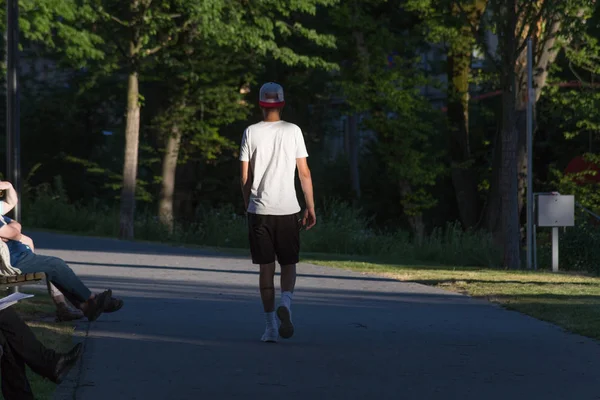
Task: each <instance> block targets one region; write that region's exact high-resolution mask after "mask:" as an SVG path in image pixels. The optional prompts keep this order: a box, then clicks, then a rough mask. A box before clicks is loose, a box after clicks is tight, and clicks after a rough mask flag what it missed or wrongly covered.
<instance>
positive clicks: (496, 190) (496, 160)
mask: <svg viewBox="0 0 600 400" xmlns="http://www.w3.org/2000/svg"><path fill="white" fill-rule="evenodd" d="M490 169H491V171H492V174H491V177H490V190H489V193H488V195H487V199H486V204H485V208H484V210H483V217H482V220H481V225H480V226H478V227H479V228H481V227H483V228H485V229H486V230H487V231H488V232H490V233H492V234H493V235H494V238H495V239H496V242H497V243H499V244H501V243H502V227H501V225H500V212H501V209H500V208H501V200H502V199H501V197H500V172H501V171H502V132H497V133H496V135H495V139H494V144H493V148H492V165H491V168H490Z"/></svg>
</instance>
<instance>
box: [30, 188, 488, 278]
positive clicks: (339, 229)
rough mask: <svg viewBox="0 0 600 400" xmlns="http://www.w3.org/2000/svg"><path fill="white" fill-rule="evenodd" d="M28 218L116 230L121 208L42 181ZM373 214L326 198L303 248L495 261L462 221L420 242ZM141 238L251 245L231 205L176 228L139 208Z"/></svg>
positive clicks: (33, 223) (96, 231) (54, 225)
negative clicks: (82, 199) (71, 197)
mask: <svg viewBox="0 0 600 400" xmlns="http://www.w3.org/2000/svg"><path fill="white" fill-rule="evenodd" d="M26 207H27V213H25V214H24V224H25V226H29V227H30V228H31V229H32V228H38V229H54V230H59V231H65V232H70V233H75V234H77V233H80V234H92V235H99V236H114V235H116V233H117V226H118V214H117V210H116V209H115V208H110V207H109V206H107V205H106V204H103V203H96V204H91V205H89V206H83V205H78V204H71V203H69V202H68V200H66V197H65V195H64V191H63V190H62V189H61V188H60V180H57V183H56V185H55V186H54V187H50V186H48V185H42V186H40V187H38V188H36V190H35V191H34V193H33V195H32V196H31V197H30V198H28V199H27V203H26ZM370 225H371V224H370V219H367V218H365V217H363V216H362V215H361V213H360V212H359V211H358V210H356V209H353V208H351V207H349V206H348V205H346V204H345V203H343V202H339V201H329V202H326V203H325V206H324V208H323V210H322V213H321V214H320V215H319V224H317V225H316V226H315V227H314V228H313V229H311V230H310V231H303V232H302V234H301V242H302V243H301V246H302V251H304V252H321V253H331V254H344V255H351V256H375V257H377V258H380V259H385V260H395V261H412V260H414V261H422V262H436V263H441V264H445V265H453V264H455V265H464V266H470V265H474V266H495V265H497V264H498V260H499V259H498V255H499V253H498V249H497V248H496V247H495V245H494V244H493V241H492V238H491V237H490V236H489V235H486V234H480V233H470V232H467V233H465V232H463V231H462V230H461V229H460V227H459V226H458V225H454V224H450V225H448V226H447V227H446V228H445V229H436V230H435V231H434V232H433V233H432V235H431V236H429V237H427V238H425V240H423V241H422V242H420V243H418V244H417V242H415V241H413V240H412V239H411V236H410V235H409V234H408V233H406V232H403V231H391V232H387V233H386V232H381V231H378V230H376V229H373V228H371V227H369V226H370ZM135 229H136V232H137V235H138V238H139V239H141V240H151V241H160V242H169V243H176V244H190V245H204V246H215V247H230V248H247V245H248V236H247V225H246V221H245V219H244V217H242V216H240V215H238V214H236V213H235V212H234V210H233V208H232V207H231V206H229V205H226V206H222V207H219V208H213V209H208V208H204V209H200V210H199V211H198V217H197V219H196V221H195V222H193V223H184V222H180V223H178V224H176V226H175V229H174V232H173V234H171V235H169V233H168V232H167V230H166V229H165V227H164V226H163V225H162V224H161V223H160V222H159V221H158V219H157V218H156V217H155V216H153V215H152V214H150V213H145V212H141V213H138V215H137V217H136V221H135Z"/></svg>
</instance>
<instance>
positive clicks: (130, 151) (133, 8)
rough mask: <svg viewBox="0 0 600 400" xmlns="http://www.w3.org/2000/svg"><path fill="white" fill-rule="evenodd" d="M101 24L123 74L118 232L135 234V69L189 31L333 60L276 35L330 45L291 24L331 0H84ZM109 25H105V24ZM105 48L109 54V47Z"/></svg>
mask: <svg viewBox="0 0 600 400" xmlns="http://www.w3.org/2000/svg"><path fill="white" fill-rule="evenodd" d="M89 2H90V5H91V6H92V7H93V8H94V10H96V12H97V16H98V20H97V22H99V23H100V22H101V23H102V25H103V28H102V29H103V31H102V32H103V33H102V35H103V37H104V39H105V42H106V43H110V44H111V45H112V46H113V47H114V53H113V54H117V55H118V57H117V58H116V59H115V63H116V64H117V65H119V66H120V67H122V69H123V73H124V74H125V75H126V76H127V113H126V124H125V125H126V126H125V151H124V154H125V157H124V163H123V188H122V192H121V213H120V214H121V217H120V229H119V236H120V237H121V238H125V239H131V238H133V236H134V230H133V226H134V225H133V222H134V213H135V189H136V179H137V169H138V152H139V133H140V110H141V104H140V103H141V102H140V100H141V98H142V97H141V96H140V84H139V82H140V72H141V71H142V70H143V65H144V64H145V63H148V62H149V61H151V60H152V59H154V58H155V57H156V56H157V55H159V54H160V53H161V52H163V51H167V50H168V49H169V48H170V47H172V46H176V45H177V44H178V43H179V38H180V37H181V36H183V35H193V36H194V37H196V38H198V40H201V45H209V46H210V45H213V44H215V43H216V44H222V45H229V46H232V47H233V48H234V50H236V51H250V52H256V53H258V54H261V55H266V54H269V55H270V56H272V57H274V58H276V59H278V60H281V61H282V62H285V63H290V64H294V63H303V64H306V65H311V66H314V65H328V66H329V67H331V66H332V65H330V64H328V63H326V62H325V61H323V60H322V59H320V58H311V57H308V56H305V55H299V54H296V53H295V52H294V51H293V50H292V49H289V48H285V47H279V46H278V44H277V37H278V36H289V35H293V34H296V35H299V36H302V37H305V38H307V39H308V40H311V41H313V42H315V43H318V44H320V45H323V46H333V38H332V37H330V36H326V35H321V34H319V33H318V32H317V31H315V30H313V29H307V28H305V27H304V26H302V25H301V24H299V23H294V21H293V20H294V13H308V14H314V13H315V12H316V10H317V7H318V6H320V5H331V4H333V3H334V2H335V0H302V1H297V2H293V3H281V2H278V1H274V0H269V1H264V2H260V3H255V4H246V2H242V1H233V2H231V1H225V0H212V1H202V2H199V1H195V0H162V1H152V0H128V1H126V2H123V1H116V0H89ZM108 24H110V25H108ZM106 53H107V54H108V53H110V52H109V51H108V50H107V51H106Z"/></svg>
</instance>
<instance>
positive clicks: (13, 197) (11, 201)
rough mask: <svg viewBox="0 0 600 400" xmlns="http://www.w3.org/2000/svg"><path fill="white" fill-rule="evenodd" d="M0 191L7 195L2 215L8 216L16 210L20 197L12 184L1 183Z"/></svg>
mask: <svg viewBox="0 0 600 400" xmlns="http://www.w3.org/2000/svg"><path fill="white" fill-rule="evenodd" d="M0 190H3V191H4V192H5V193H6V194H5V197H4V200H3V201H2V213H3V214H6V213H8V212H9V211H10V210H12V209H13V208H15V206H16V205H17V203H18V202H19V197H18V196H17V191H16V190H15V188H14V187H13V185H12V183H10V182H7V181H0Z"/></svg>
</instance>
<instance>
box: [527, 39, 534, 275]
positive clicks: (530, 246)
mask: <svg viewBox="0 0 600 400" xmlns="http://www.w3.org/2000/svg"><path fill="white" fill-rule="evenodd" d="M532 47H533V45H532V42H531V38H529V39H527V269H532V260H533V251H532V250H533V235H534V232H533V102H534V101H535V94H534V93H533V49H532Z"/></svg>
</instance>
